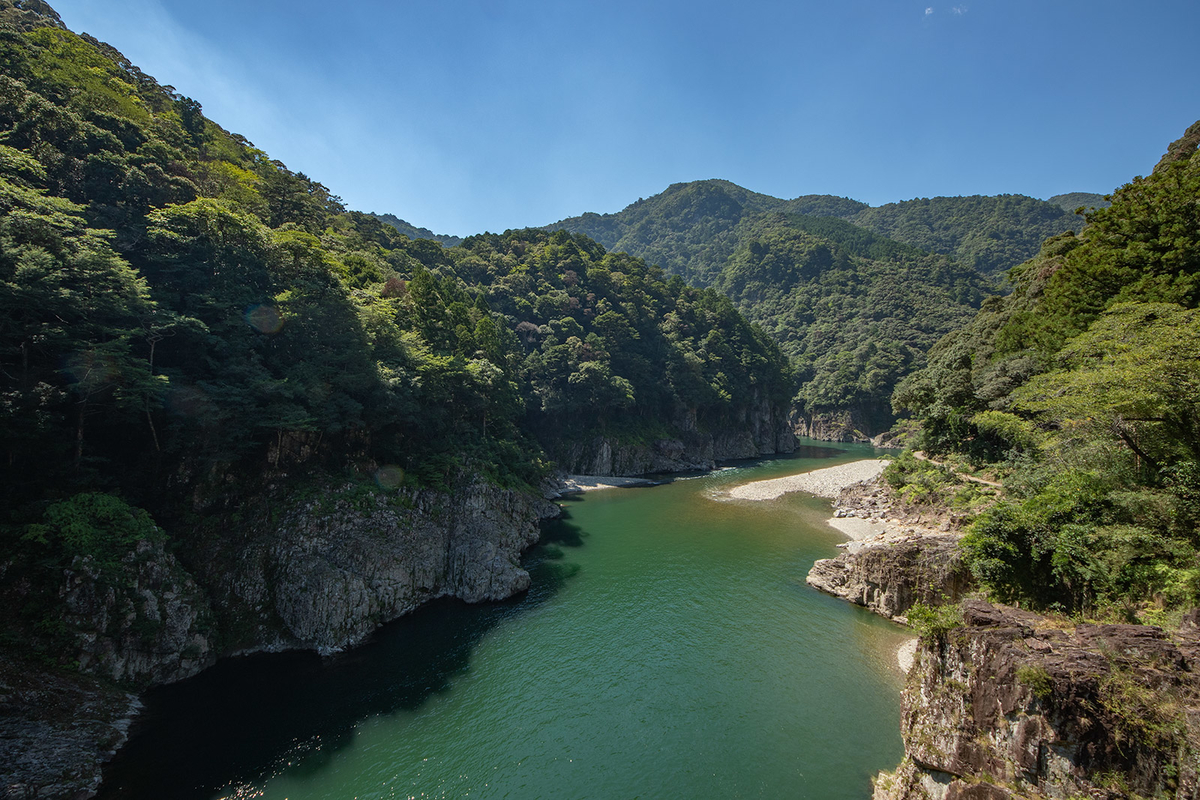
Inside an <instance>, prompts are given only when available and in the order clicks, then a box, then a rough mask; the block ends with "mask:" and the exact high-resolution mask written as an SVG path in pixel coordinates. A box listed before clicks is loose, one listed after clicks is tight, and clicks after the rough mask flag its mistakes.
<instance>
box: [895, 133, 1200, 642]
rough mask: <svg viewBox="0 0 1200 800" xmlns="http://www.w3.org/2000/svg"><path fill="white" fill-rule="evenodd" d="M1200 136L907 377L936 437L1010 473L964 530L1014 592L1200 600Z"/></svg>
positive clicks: (1121, 607)
mask: <svg viewBox="0 0 1200 800" xmlns="http://www.w3.org/2000/svg"><path fill="white" fill-rule="evenodd" d="M1198 140H1200V123H1197V124H1196V125H1194V126H1193V127H1192V128H1191V129H1189V131H1188V134H1187V135H1186V136H1185V137H1184V138H1183V139H1181V140H1179V141H1178V142H1176V143H1175V144H1173V145H1172V147H1171V149H1170V150H1169V151H1168V154H1167V156H1165V157H1164V159H1163V160H1162V162H1160V163H1159V165H1158V166H1157V167H1156V168H1155V169H1154V171H1153V173H1152V174H1150V175H1149V176H1147V177H1139V178H1135V179H1134V180H1133V181H1132V182H1131V183H1129V184H1127V185H1126V186H1124V187H1122V188H1120V189H1119V190H1117V191H1116V192H1115V193H1114V194H1113V195H1112V197H1111V200H1112V203H1111V206H1108V207H1106V208H1099V209H1096V210H1093V211H1092V212H1090V213H1089V214H1088V217H1087V226H1086V227H1085V228H1084V229H1083V231H1082V233H1080V234H1079V235H1076V234H1074V233H1072V232H1067V233H1063V234H1061V235H1059V236H1056V237H1052V238H1050V239H1048V240H1047V241H1046V242H1045V244H1044V245H1043V246H1042V249H1041V252H1040V253H1039V254H1038V255H1037V256H1035V257H1034V258H1032V259H1030V260H1029V261H1027V262H1025V263H1023V264H1021V265H1020V266H1018V267H1015V268H1014V269H1013V270H1012V271H1011V272H1010V273H1009V276H1008V277H1009V281H1010V283H1011V285H1012V287H1013V291H1012V293H1011V294H1009V295H1008V296H1006V297H993V298H990V299H988V300H987V301H985V302H984V304H983V306H982V308H981V309H980V311H979V313H978V314H977V315H976V316H975V317H974V318H973V319H972V320H971V322H970V323H969V324H968V325H966V326H965V327H963V328H961V329H960V330H958V331H955V332H954V333H952V334H950V335H948V336H947V337H945V338H944V339H942V340H941V341H940V342H939V343H938V344H937V345H936V347H934V348H933V349H932V350H931V351H930V354H929V364H928V366H927V367H925V368H924V369H923V370H921V371H919V372H917V373H915V374H914V375H911V376H910V377H908V378H907V379H906V380H904V381H903V382H902V383H901V384H900V386H899V387H898V388H897V389H896V392H895V396H894V403H895V404H896V406H897V408H898V409H900V410H902V411H904V412H908V413H911V414H913V415H914V416H915V417H916V418H917V419H918V420H919V421H920V423H921V433H920V441H919V446H920V447H922V448H923V449H924V450H926V451H927V452H929V453H931V454H935V455H938V456H943V457H947V458H950V459H958V460H961V461H962V462H963V463H965V464H967V465H970V466H973V467H975V468H980V469H984V470H987V471H989V472H991V473H993V474H994V475H997V476H1000V477H1003V478H1004V485H1005V489H1006V496H1005V499H1004V500H1002V501H1001V502H999V503H998V504H996V505H995V506H993V507H992V508H990V509H988V510H986V511H984V512H983V513H982V514H981V515H980V516H979V518H978V519H977V520H976V521H975V522H974V523H973V526H972V528H971V530H970V532H969V534H968V535H967V537H966V539H965V540H964V542H963V546H964V549H965V552H966V554H967V559H968V561H969V563H970V565H971V567H972V569H973V571H974V572H975V574H976V577H977V578H978V579H979V580H980V581H981V582H982V583H983V585H985V586H986V587H987V588H988V589H989V590H990V591H991V592H992V594H993V595H994V596H996V597H998V598H1000V599H1003V600H1009V601H1021V602H1024V603H1027V604H1030V605H1034V606H1041V607H1051V608H1060V609H1063V610H1068V611H1084V612H1088V613H1098V612H1104V611H1106V610H1115V611H1116V612H1117V613H1118V615H1124V616H1127V617H1131V618H1132V617H1137V618H1140V619H1142V620H1143V621H1152V622H1162V621H1164V620H1166V621H1169V620H1170V618H1171V615H1174V618H1175V621H1176V622H1178V615H1179V614H1181V613H1182V611H1183V610H1184V609H1187V608H1191V607H1194V606H1195V605H1196V604H1197V603H1200V567H1198V566H1197V564H1198V558H1200V539H1198V538H1197V527H1198V525H1200V406H1198V405H1197V398H1198V397H1200V369H1198V365H1200V318H1197V313H1200V312H1198V311H1197V306H1198V305H1200V283H1198V281H1200V211H1198V209H1200V206H1198V205H1197V198H1198V197H1200V154H1197V151H1196V146H1197V141H1198ZM910 466H911V465H910ZM915 482H916V481H914V483H915ZM1164 615H1165V616H1164Z"/></svg>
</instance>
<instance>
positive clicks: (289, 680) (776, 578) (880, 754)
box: [101, 445, 905, 800]
mask: <svg viewBox="0 0 1200 800" xmlns="http://www.w3.org/2000/svg"><path fill="white" fill-rule="evenodd" d="M872 455H873V451H872V450H871V449H870V448H868V447H857V446H846V445H839V446H838V447H837V449H836V450H833V449H829V448H813V449H810V450H808V451H806V452H805V453H804V454H803V456H802V457H800V458H794V459H781V460H772V461H767V462H764V463H761V464H758V465H754V466H750V467H744V468H735V469H725V470H722V471H718V472H715V473H712V474H709V475H705V476H701V477H694V478H685V479H678V480H675V481H674V482H672V483H670V484H667V485H662V486H656V487H652V488H645V489H614V490H606V491H600V492H592V493H589V494H588V495H587V496H586V497H584V498H582V499H578V500H572V501H568V502H566V503H564V505H565V506H566V507H567V510H568V518H567V519H565V520H563V521H561V522H557V523H554V524H552V525H551V526H549V527H548V528H547V530H546V535H545V537H544V542H543V544H541V545H539V546H538V547H537V548H535V549H534V550H533V551H532V552H531V553H530V555H529V557H528V559H527V567H528V568H529V569H530V571H531V574H532V575H533V577H534V586H533V588H532V589H531V590H530V591H529V593H528V594H526V595H525V596H523V597H521V598H519V599H516V600H514V601H510V602H507V603H503V604H496V605H485V606H466V605H465V604H462V603H457V602H442V603H437V604H434V605H433V606H431V607H428V608H426V609H423V610H421V611H419V612H418V613H416V614H414V615H411V616H410V617H408V618H405V619H403V620H400V621H399V622H397V623H394V624H392V625H390V626H388V627H386V628H384V629H383V630H382V631H381V632H380V633H379V634H378V635H377V636H376V637H375V638H374V639H373V640H372V641H371V642H370V643H369V644H367V645H365V646H363V647H361V648H358V649H356V650H354V651H351V652H349V653H345V654H341V655H338V656H334V657H330V658H320V657H317V656H315V655H312V654H300V653H292V654H281V655H277V656H261V657H254V658H248V659H236V660H232V661H229V662H225V663H222V664H220V665H218V666H217V667H216V668H214V669H213V670H210V671H209V672H206V673H204V674H202V675H201V676H199V677H198V678H196V679H193V680H191V681H187V682H184V683H182V684H177V685H175V686H171V687H165V688H164V689H161V690H159V691H157V692H155V693H153V694H152V695H150V696H149V698H148V700H147V703H148V710H147V713H146V715H145V718H144V720H143V722H142V723H141V724H140V725H139V726H138V728H137V729H136V730H135V732H134V735H133V737H132V738H131V742H130V745H129V746H128V747H127V748H126V749H125V750H124V751H122V753H121V754H120V755H119V756H118V759H117V760H116V761H115V762H114V763H113V765H112V766H111V768H110V769H109V770H107V771H106V778H105V784H104V787H103V790H102V793H101V796H102V797H113V798H116V797H122V798H131V797H178V798H191V797H195V798H241V797H263V798H289V800H302V799H308V798H338V799H339V800H341V799H342V798H465V797H471V798H520V799H521V800H526V799H528V798H637V797H641V798H699V797H766V798H807V797H811V798H856V797H857V798H867V797H869V796H870V793H871V790H870V777H871V776H872V775H873V774H874V773H875V772H876V771H878V770H880V769H887V768H891V767H893V766H895V764H896V763H897V762H898V761H899V760H900V758H901V756H902V748H901V742H900V736H899V730H898V725H899V690H900V685H901V682H902V676H901V675H900V673H899V671H898V668H897V667H896V659H895V650H896V648H897V646H898V645H899V644H900V643H901V642H902V641H903V639H904V638H905V634H904V633H903V631H902V630H900V629H899V628H897V627H896V626H894V625H891V624H890V623H887V622H885V621H883V620H881V619H879V618H877V617H875V616H873V615H871V614H869V613H867V612H865V611H863V610H861V609H858V608H855V607H852V606H850V605H848V604H846V603H843V602H841V601H838V600H834V599H832V598H829V597H826V596H824V595H821V594H819V593H818V592H816V591H814V590H812V589H810V588H808V587H807V586H805V584H804V576H805V574H806V573H807V571H808V568H809V566H811V564H812V562H813V561H814V560H815V559H818V558H825V557H829V556H831V555H834V554H836V553H837V552H838V551H837V549H836V548H835V545H836V544H837V543H838V542H840V541H843V539H842V537H841V536H840V535H839V534H838V533H836V532H835V531H833V530H831V529H829V528H828V527H826V526H825V525H824V524H823V520H824V519H826V518H827V517H828V508H829V506H828V503H827V502H826V501H821V500H817V499H815V498H809V497H806V496H802V495H792V496H787V497H784V498H782V499H780V500H776V501H770V502H739V501H729V500H724V501H722V500H720V499H718V498H719V496H720V493H721V489H722V487H727V486H729V485H733V484H736V483H743V482H746V481H748V480H756V479H761V478H770V477H778V476H780V475H786V474H792V473H796V472H804V471H807V470H809V469H813V468H817V467H823V466H830V465H832V464H836V463H841V462H844V461H849V460H855V459H858V458H863V457H870V456H872ZM805 456H806V457H805Z"/></svg>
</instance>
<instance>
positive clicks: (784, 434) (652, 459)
mask: <svg viewBox="0 0 1200 800" xmlns="http://www.w3.org/2000/svg"><path fill="white" fill-rule="evenodd" d="M674 427H675V429H676V432H677V434H676V436H674V437H671V438H664V439H656V440H653V441H651V442H632V443H631V442H622V441H620V440H618V439H616V438H613V437H607V436H598V437H596V438H594V439H592V440H590V441H587V442H575V443H571V444H566V445H560V446H559V447H558V448H557V449H556V450H555V451H554V452H553V453H552V455H553V457H554V460H555V461H556V462H557V463H558V466H559V468H560V469H561V470H562V471H563V472H567V473H571V474H576V475H612V476H631V475H645V474H647V473H651V472H687V471H690V470H704V469H713V468H714V467H715V466H716V465H717V462H718V461H733V460H736V459H739V458H756V457H758V456H762V455H773V454H776V453H791V452H793V451H795V449H796V435H795V433H794V432H793V431H792V426H791V424H790V423H789V422H788V420H787V418H786V415H785V413H784V412H783V411H782V410H781V409H778V408H775V407H773V406H772V405H771V404H770V403H769V402H767V401H766V400H761V401H758V402H757V403H756V404H755V405H754V407H753V408H752V409H750V410H748V411H746V412H745V413H743V415H742V417H741V418H740V419H737V420H734V421H733V424H732V425H731V427H728V428H722V429H719V430H715V431H700V430H699V429H698V428H697V425H696V418H695V414H694V412H686V413H683V414H680V415H679V418H678V419H676V420H675V426H674Z"/></svg>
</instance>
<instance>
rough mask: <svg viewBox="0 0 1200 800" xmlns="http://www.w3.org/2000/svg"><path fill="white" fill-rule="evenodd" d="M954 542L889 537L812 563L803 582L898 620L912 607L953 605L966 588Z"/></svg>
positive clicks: (948, 536) (952, 538)
mask: <svg viewBox="0 0 1200 800" xmlns="http://www.w3.org/2000/svg"><path fill="white" fill-rule="evenodd" d="M958 540H959V536H957V535H956V534H952V533H933V532H928V533H913V534H908V535H898V536H894V537H893V536H889V537H887V538H886V539H885V540H884V541H880V542H878V543H875V544H868V545H866V546H863V547H861V548H860V549H857V550H856V551H854V552H848V553H843V554H842V555H840V556H838V557H837V558H827V559H822V560H820V561H817V562H816V563H815V564H813V566H812V569H811V570H809V573H808V577H807V578H806V579H805V581H806V582H807V583H808V585H809V586H812V587H814V588H816V589H820V590H821V591H822V592H826V593H827V594H831V595H834V596H835V597H841V598H842V599H844V600H849V601H850V602H851V603H854V604H855V605H860V606H865V607H867V608H869V609H870V610H872V611H874V612H875V613H877V614H880V615H882V616H885V617H887V618H888V619H893V618H895V617H900V616H903V615H904V614H905V613H907V611H908V610H909V609H910V608H912V606H913V605H914V604H916V603H925V604H926V605H940V604H942V603H946V602H951V603H953V602H957V601H958V600H959V598H961V597H962V596H963V594H965V593H966V592H967V591H969V590H970V588H971V585H972V582H971V576H970V573H969V572H968V570H967V569H966V568H965V567H964V566H963V563H962V559H961V558H960V557H959V554H958Z"/></svg>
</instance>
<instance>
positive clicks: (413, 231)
mask: <svg viewBox="0 0 1200 800" xmlns="http://www.w3.org/2000/svg"><path fill="white" fill-rule="evenodd" d="M371 216H373V217H375V219H377V220H379V221H380V222H385V223H387V224H388V225H391V226H392V227H393V228H395V229H396V230H397V231H399V232H400V233H403V234H404V235H405V236H407V237H408V238H410V239H432V240H433V241H435V242H438V243H439V244H443V245H445V246H446V247H454V246H455V245H457V244H461V243H462V237H461V236H446V235H444V234H440V233H434V232H433V231H431V230H429V228H418V227H417V226H416V225H413V224H411V223H408V222H405V221H404V220H402V219H400V218H399V217H397V216H396V215H395V214H372V215H371Z"/></svg>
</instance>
